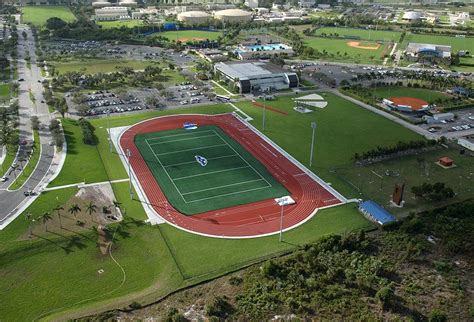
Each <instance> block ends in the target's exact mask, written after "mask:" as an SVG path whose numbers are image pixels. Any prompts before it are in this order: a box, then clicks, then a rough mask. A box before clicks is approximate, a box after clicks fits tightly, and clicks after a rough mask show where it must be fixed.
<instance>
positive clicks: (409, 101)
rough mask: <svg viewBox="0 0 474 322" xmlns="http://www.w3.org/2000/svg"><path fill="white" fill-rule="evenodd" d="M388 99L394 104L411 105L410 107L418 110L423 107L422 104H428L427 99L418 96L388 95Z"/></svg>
mask: <svg viewBox="0 0 474 322" xmlns="http://www.w3.org/2000/svg"><path fill="white" fill-rule="evenodd" d="M389 100H391V101H392V102H393V103H395V104H396V105H408V106H411V108H412V109H414V110H419V109H421V108H422V107H423V105H428V102H427V101H424V100H422V99H419V98H414V97H407V96H396V97H390V98H389Z"/></svg>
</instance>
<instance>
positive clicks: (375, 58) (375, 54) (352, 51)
mask: <svg viewBox="0 0 474 322" xmlns="http://www.w3.org/2000/svg"><path fill="white" fill-rule="evenodd" d="M303 41H304V42H305V43H306V45H308V46H310V47H312V48H314V49H316V50H318V51H320V52H324V51H326V52H327V53H328V54H329V56H328V57H325V58H324V59H326V60H340V61H346V62H347V61H351V62H359V63H361V62H367V61H369V60H370V61H372V62H378V63H381V62H382V61H383V54H384V53H386V54H389V51H388V47H389V45H387V44H382V45H381V46H380V47H379V48H378V49H376V50H372V49H361V48H355V47H351V46H349V45H348V44H347V43H348V42H349V41H351V40H348V39H329V38H322V37H308V36H304V35H303ZM364 45H365V42H364ZM369 45H370V46H375V45H376V43H375V42H370V44H369ZM346 53H347V55H346Z"/></svg>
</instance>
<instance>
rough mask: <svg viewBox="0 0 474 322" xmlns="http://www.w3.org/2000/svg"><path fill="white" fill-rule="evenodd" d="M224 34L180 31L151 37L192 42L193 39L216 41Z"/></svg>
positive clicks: (161, 33)
mask: <svg viewBox="0 0 474 322" xmlns="http://www.w3.org/2000/svg"><path fill="white" fill-rule="evenodd" d="M221 35H222V33H221V32H219V31H205V30H178V31H165V32H157V33H154V34H153V35H152V36H151V37H158V36H162V37H165V38H168V40H170V41H178V40H180V41H181V42H185V41H188V40H189V41H192V40H193V39H197V40H201V39H209V40H216V39H217V38H218V37H219V36H221Z"/></svg>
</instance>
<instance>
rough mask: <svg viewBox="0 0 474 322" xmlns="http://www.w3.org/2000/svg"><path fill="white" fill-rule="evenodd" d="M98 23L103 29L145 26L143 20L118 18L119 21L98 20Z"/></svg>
mask: <svg viewBox="0 0 474 322" xmlns="http://www.w3.org/2000/svg"><path fill="white" fill-rule="evenodd" d="M96 24H98V25H99V26H101V27H102V29H111V28H121V27H126V28H133V27H140V26H143V25H144V24H143V21H142V20H117V21H97V22H96Z"/></svg>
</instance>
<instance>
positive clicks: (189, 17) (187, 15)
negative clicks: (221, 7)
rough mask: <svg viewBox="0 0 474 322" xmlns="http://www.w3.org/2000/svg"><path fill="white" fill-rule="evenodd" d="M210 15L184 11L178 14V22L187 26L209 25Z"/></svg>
mask: <svg viewBox="0 0 474 322" xmlns="http://www.w3.org/2000/svg"><path fill="white" fill-rule="evenodd" d="M210 19H211V15H210V14H208V13H207V12H204V11H186V12H182V13H180V14H178V21H181V22H184V23H185V24H187V25H189V26H199V25H205V24H207V23H209V20H210Z"/></svg>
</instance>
